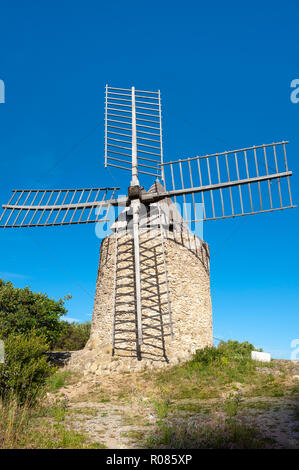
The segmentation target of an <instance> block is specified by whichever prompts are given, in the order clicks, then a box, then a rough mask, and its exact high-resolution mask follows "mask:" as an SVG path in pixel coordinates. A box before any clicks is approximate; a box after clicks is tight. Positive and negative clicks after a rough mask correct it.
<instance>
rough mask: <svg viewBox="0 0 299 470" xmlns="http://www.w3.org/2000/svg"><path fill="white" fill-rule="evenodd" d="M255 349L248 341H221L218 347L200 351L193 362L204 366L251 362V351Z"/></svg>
mask: <svg viewBox="0 0 299 470" xmlns="http://www.w3.org/2000/svg"><path fill="white" fill-rule="evenodd" d="M254 349H255V348H254V346H253V345H252V344H250V343H248V342H247V341H246V342H244V343H239V341H232V340H228V341H227V342H224V341H221V342H220V343H219V345H218V347H215V346H210V347H206V348H204V349H198V350H197V351H196V353H195V354H194V356H193V359H192V362H194V363H197V364H201V365H203V366H209V365H212V364H214V365H224V366H225V365H228V364H229V363H230V362H232V361H250V360H251V357H250V355H251V351H253V350H254Z"/></svg>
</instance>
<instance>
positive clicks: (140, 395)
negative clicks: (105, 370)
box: [48, 361, 299, 449]
mask: <svg viewBox="0 0 299 470" xmlns="http://www.w3.org/2000/svg"><path fill="white" fill-rule="evenodd" d="M176 367H177V369H175V370H174V375H176V379H175V380H173V378H172V373H171V372H169V374H168V375H167V376H165V372H163V371H158V372H157V371H141V372H129V371H128V372H122V373H117V372H114V373H111V374H109V375H107V374H106V375H103V376H102V377H101V376H98V375H95V374H92V373H90V375H85V376H80V374H79V373H78V372H76V373H74V374H70V375H69V376H68V382H69V383H68V384H66V385H65V386H64V387H62V388H60V389H59V390H58V391H57V392H55V393H49V395H48V398H49V400H50V401H56V402H59V401H61V402H63V403H66V408H67V412H66V418H65V423H66V425H67V426H68V427H70V428H71V429H74V430H76V431H80V432H83V433H84V434H86V435H87V436H88V438H89V439H90V442H99V443H101V444H103V445H104V446H106V447H107V448H112V449H114V448H115V449H128V448H140V447H152V448H163V447H164V448H170V447H171V448H184V447H186V448H188V447H189V448H192V447H211V448H215V447H232V448H234V447H238V448H239V447H243V448H248V447H249V448H252V447H266V448H298V447H299V363H293V362H291V361H272V363H271V366H265V365H263V364H257V367H256V368H255V370H254V372H252V374H253V375H252V378H251V379H250V378H249V377H246V379H245V378H244V380H243V379H242V376H241V379H240V382H238V381H235V380H228V379H227V373H225V375H223V374H222V375H223V377H222V379H221V382H219V380H218V383H215V384H213V383H211V381H210V380H209V377H203V374H204V373H205V374H206V372H202V373H198V372H196V373H193V372H192V371H190V370H189V369H188V368H187V367H185V366H184V365H183V366H181V368H179V366H176ZM188 374H189V375H188Z"/></svg>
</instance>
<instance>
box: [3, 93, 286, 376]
mask: <svg viewBox="0 0 299 470" xmlns="http://www.w3.org/2000/svg"><path fill="white" fill-rule="evenodd" d="M286 144H287V142H286V141H282V142H278V143H272V144H267V145H259V146H253V147H248V148H243V149H240V150H233V151H225V152H222V153H215V154H211V155H205V156H192V157H188V158H184V159H181V160H175V161H168V162H164V160H163V146H162V125H161V97H160V92H159V91H158V92H149V91H141V90H135V88H134V87H132V88H131V89H120V88H114V87H108V85H107V86H106V88H105V166H106V167H107V166H112V167H117V168H121V169H123V170H125V171H129V172H130V175H131V181H130V184H129V187H128V195H127V196H124V197H117V196H116V192H117V191H118V190H119V189H120V188H116V187H113V188H110V187H109V188H108V187H107V188H88V189H53V190H29V189H26V190H14V191H13V195H12V197H11V199H10V200H9V202H8V204H6V205H3V208H4V211H3V213H2V215H1V217H0V227H3V228H9V227H10V228H12V227H41V226H42V227H46V226H53V225H57V226H59V225H69V224H82V223H101V224H102V223H106V222H108V221H109V220H110V221H112V219H114V217H115V214H113V215H112V216H111V212H113V211H114V210H115V208H117V207H118V208H121V213H120V215H119V216H118V217H116V219H115V221H114V223H113V224H112V225H111V229H112V233H111V235H109V236H106V237H105V238H104V239H103V240H102V243H101V250H100V263H99V270H98V278H97V284H96V295H95V304H94V312H93V319H92V331H91V338H90V340H89V342H88V344H87V347H86V349H85V351H83V352H78V353H77V355H75V356H74V360H73V359H72V360H73V363H74V364H77V366H78V367H79V368H82V367H83V366H86V364H87V363H88V361H89V362H90V361H91V362H93V364H92V366H93V367H94V370H96V369H97V368H99V365H100V364H102V363H107V362H109V361H110V363H111V364H112V363H114V364H115V363H119V362H123V363H126V361H133V363H134V364H138V361H143V362H146V363H149V364H166V363H168V362H169V361H170V362H175V361H177V360H178V359H180V358H185V357H187V356H188V355H189V354H190V352H193V351H194V350H195V349H197V348H200V347H204V346H206V345H211V344H212V309H211V299H210V280H209V249H208V246H207V244H206V243H205V242H203V240H202V239H201V238H200V237H199V236H197V234H196V233H197V232H196V230H195V232H194V227H195V229H196V224H198V223H202V222H203V221H207V220H217V219H224V218H228V217H237V216H244V215H251V214H258V213H262V212H270V211H275V210H281V209H287V208H293V207H295V206H294V205H293V203H292V196H291V189H290V176H291V175H292V172H291V171H289V170H288V165H287V157H286ZM143 174H146V175H150V176H151V177H154V183H153V185H152V186H151V187H150V189H149V190H148V191H146V190H145V189H144V188H143V186H141V184H140V181H139V178H140V176H142V175H143ZM192 227H193V229H192ZM191 229H192V230H191ZM117 359H118V362H117ZM137 360H138V361H137ZM139 364H140V362H139ZM105 367H106V366H105ZM107 368H108V369H109V370H110V369H111V366H110V365H109V366H107V367H106V369H107Z"/></svg>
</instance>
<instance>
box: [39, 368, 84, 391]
mask: <svg viewBox="0 0 299 470" xmlns="http://www.w3.org/2000/svg"><path fill="white" fill-rule="evenodd" d="M76 378H77V374H75V373H74V372H70V371H64V370H62V371H61V370H58V371H57V372H55V373H54V374H53V375H51V376H50V377H49V378H48V379H47V382H46V387H47V390H48V391H49V392H50V393H55V392H57V391H58V390H59V389H60V388H62V387H65V386H67V385H72V384H73V383H74V382H75V380H76Z"/></svg>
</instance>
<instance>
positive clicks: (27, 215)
mask: <svg viewBox="0 0 299 470" xmlns="http://www.w3.org/2000/svg"><path fill="white" fill-rule="evenodd" d="M118 189H119V188H116V187H113V188H110V187H109V188H88V189H60V190H59V189H53V190H51V189H50V190H49V189H47V190H43V189H38V190H34V189H32V190H14V191H13V195H12V197H11V199H10V200H9V202H8V203H7V204H4V205H3V206H2V207H3V212H2V214H1V216H0V227H2V228H6V227H44V226H54V225H55V226H56V225H73V224H86V223H97V222H107V221H108V218H107V217H108V212H109V208H110V207H111V206H115V205H126V203H127V198H126V197H120V198H114V195H115V192H116V191H117V190H118ZM103 210H104V214H103Z"/></svg>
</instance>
